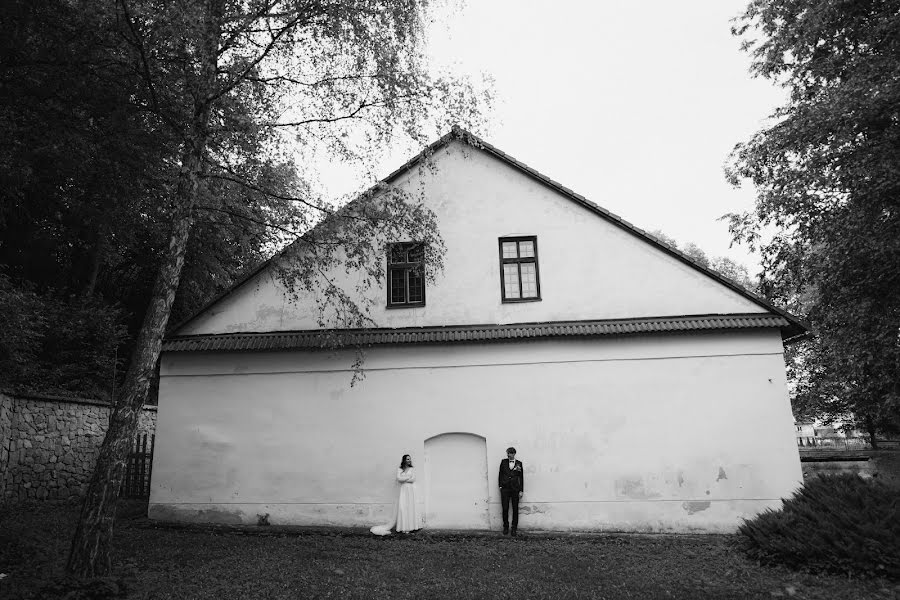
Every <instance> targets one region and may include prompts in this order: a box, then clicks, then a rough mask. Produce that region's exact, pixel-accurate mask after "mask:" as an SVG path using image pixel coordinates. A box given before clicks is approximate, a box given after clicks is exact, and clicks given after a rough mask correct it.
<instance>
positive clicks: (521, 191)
mask: <svg viewBox="0 0 900 600" xmlns="http://www.w3.org/2000/svg"><path fill="white" fill-rule="evenodd" d="M435 164H436V166H437V169H436V170H435V171H427V170H426V171H424V172H423V173H420V172H419V171H418V170H413V171H411V172H410V173H409V174H408V175H407V176H405V177H403V178H401V180H400V181H398V182H397V184H396V185H397V186H398V187H401V188H404V189H406V190H408V191H409V193H410V194H411V195H412V196H413V197H415V198H419V197H420V192H419V190H420V189H424V190H425V193H424V197H422V199H423V201H424V204H425V205H426V206H428V207H429V208H431V209H432V210H433V211H434V212H435V214H436V216H437V222H438V226H439V228H440V232H441V235H442V236H443V239H444V241H445V244H446V248H447V250H446V254H445V256H444V270H443V272H442V273H441V274H440V276H439V279H438V281H437V282H436V284H434V285H431V284H429V285H428V286H427V293H426V297H427V305H426V306H424V307H420V308H407V309H403V310H388V309H386V308H385V303H386V291H385V288H384V286H383V285H382V286H379V287H376V288H374V289H370V290H369V291H368V293H367V294H365V295H364V296H362V297H365V298H368V300H369V301H371V303H372V308H371V317H372V319H373V320H374V322H375V324H376V325H377V326H379V327H417V326H429V325H464V324H476V323H530V322H539V321H554V320H556V321H560V320H562V321H565V320H582V319H614V318H632V317H649V316H666V315H691V314H714V313H715V314H718V313H745V312H755V313H759V312H767V310H766V309H765V308H763V307H761V306H760V305H758V304H756V303H754V302H752V301H750V300H748V299H747V298H745V297H743V296H741V295H739V294H737V293H736V292H734V291H732V290H730V289H729V288H727V287H725V286H724V285H722V284H721V283H719V282H717V281H715V280H714V279H712V278H711V277H709V276H707V275H705V274H703V273H701V272H699V271H697V270H696V269H694V268H692V267H690V266H688V265H686V264H684V263H683V262H681V261H679V260H677V259H675V258H673V257H671V256H669V255H667V254H666V253H664V252H662V251H661V250H659V249H657V248H655V247H653V246H652V245H651V244H648V243H647V242H646V241H645V240H642V239H639V238H638V237H636V236H634V235H633V234H631V233H628V232H626V231H624V230H623V229H621V228H619V227H617V226H615V225H613V224H611V223H610V222H608V221H606V220H604V219H603V218H601V217H599V216H597V215H596V214H595V213H593V212H591V211H589V210H588V209H586V208H584V207H582V206H579V205H577V204H575V203H574V202H572V201H571V200H569V199H568V198H565V197H563V196H562V195H560V194H559V193H558V192H556V191H554V190H552V189H550V188H549V187H547V186H546V185H544V184H541V183H539V182H537V181H535V180H534V179H531V178H529V177H527V176H525V175H523V174H522V173H521V172H519V171H517V170H515V169H513V168H511V167H510V166H508V165H507V164H505V163H503V162H501V161H499V160H498V159H496V158H493V157H491V156H490V155H487V154H485V153H483V152H480V151H478V150H475V149H473V148H471V147H468V146H463V145H461V144H460V143H459V142H455V143H453V144H451V145H450V146H448V147H447V148H444V149H442V150H440V151H439V152H438V153H436V155H435ZM423 177H424V179H425V181H424V183H423V182H422V180H421V178H423ZM423 186H424V187H423ZM595 201H597V202H598V203H600V204H602V203H603V199H602V198H597V199H595ZM515 235H536V236H537V243H538V268H539V271H540V288H541V298H542V300H541V301H540V302H529V303H520V304H503V303H502V302H501V294H500V265H499V257H498V238H499V237H507V236H515ZM388 241H403V240H388ZM373 259H374V260H376V261H379V264H380V263H383V262H384V257H378V256H376V257H373ZM329 277H330V278H331V279H333V280H334V281H335V282H337V283H338V284H339V285H341V286H342V287H343V289H344V290H345V291H347V292H348V293H349V294H351V296H353V297H361V296H357V295H356V285H357V284H358V280H356V279H353V278H352V277H351V276H348V275H347V274H346V273H344V271H343V269H342V268H339V269H336V270H335V271H333V272H331V273H330V274H329ZM360 304H365V302H362V301H361V302H360ZM315 306H316V303H315V301H314V300H313V299H312V297H309V296H307V297H304V298H303V299H302V300H301V302H299V303H298V304H296V305H295V304H292V303H291V302H288V301H286V300H285V295H284V293H283V289H282V287H281V286H280V285H279V283H278V282H277V280H275V279H274V278H273V277H272V275H271V273H269V272H263V273H262V274H260V275H259V276H257V277H256V278H254V279H253V280H251V281H249V282H248V283H247V284H245V285H244V286H243V287H241V288H240V289H238V290H237V291H235V292H234V293H232V294H231V295H229V296H227V297H226V298H225V299H223V300H222V301H220V302H219V303H217V304H216V305H214V306H213V307H212V308H211V309H210V310H208V311H207V312H206V313H205V314H204V315H203V316H201V317H199V318H198V319H196V320H195V321H193V322H191V323H189V324H188V325H187V326H185V327H184V328H183V329H181V330H180V331H179V333H180V334H185V335H187V334H198V333H225V332H237V331H286V330H295V329H316V328H317V327H318V324H317V312H316V309H315Z"/></svg>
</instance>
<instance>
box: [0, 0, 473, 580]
mask: <svg viewBox="0 0 900 600" xmlns="http://www.w3.org/2000/svg"><path fill="white" fill-rule="evenodd" d="M6 8H8V10H5V11H4V15H3V19H2V22H0V33H2V34H3V35H0V40H2V41H0V43H2V44H3V45H4V50H5V52H4V54H3V57H2V58H0V60H2V62H0V83H2V85H0V125H2V127H3V131H4V133H5V134H7V135H6V136H5V138H6V139H12V140H14V143H12V144H9V145H6V146H4V147H2V148H0V183H3V184H4V186H3V189H2V191H0V193H2V194H3V195H4V196H3V200H4V202H3V205H2V208H0V228H2V230H3V233H4V237H3V239H4V244H3V246H2V247H0V260H2V264H3V266H4V269H5V272H6V275H7V276H8V278H7V279H3V280H2V286H0V292H2V293H0V303H8V304H11V305H12V306H13V307H14V308H16V311H15V312H14V314H15V318H16V319H17V320H18V322H20V323H21V325H22V329H21V331H20V333H21V334H22V335H21V336H19V337H18V338H15V339H12V338H11V339H10V340H9V341H8V343H6V344H5V345H4V346H3V347H2V348H0V350H2V352H3V354H2V355H0V360H3V361H5V363H6V364H9V365H14V366H15V365H17V366H19V367H21V366H23V365H24V364H26V363H33V362H34V360H35V359H36V358H38V357H39V356H40V354H41V352H42V344H43V343H44V342H43V341H42V340H45V339H50V337H52V336H54V335H55V336H57V337H59V338H60V339H61V340H63V339H65V340H67V339H68V337H69V336H75V337H78V340H77V343H75V342H76V341H72V340H70V341H71V342H72V343H69V344H68V345H64V344H62V343H57V342H54V343H51V344H49V346H52V347H53V348H54V351H55V353H56V356H57V358H58V359H59V360H61V361H62V360H65V356H63V354H65V355H66V356H75V355H77V354H78V353H79V349H83V348H84V347H85V344H87V345H90V344H91V343H92V341H93V342H96V346H97V348H102V354H103V356H104V357H106V356H107V355H108V353H109V352H108V351H109V350H110V349H111V348H110V343H111V347H112V349H113V350H114V349H115V347H116V346H117V344H118V336H119V332H120V329H118V328H117V327H116V324H117V323H119V322H121V320H122V319H123V318H124V317H122V316H118V315H130V316H131V320H130V325H131V328H130V331H131V333H132V336H133V337H132V338H131V341H130V348H131V350H132V351H131V352H130V355H131V358H130V359H129V360H128V361H127V369H126V370H125V375H124V377H123V379H122V382H121V385H120V386H119V387H118V388H117V390H118V393H117V395H116V398H115V404H114V408H113V411H112V414H111V416H110V424H109V429H108V431H107V435H106V438H105V439H104V442H103V445H102V447H101V449H100V453H99V457H98V460H97V466H96V470H95V473H94V477H93V479H92V481H91V484H90V486H89V488H88V491H87V495H86V498H85V503H84V507H83V510H82V515H81V519H80V521H79V525H78V528H77V531H76V534H75V537H74V540H73V544H72V551H71V553H70V557H69V562H68V565H67V567H68V570H69V571H70V572H73V573H77V574H80V575H98V574H104V573H107V572H108V571H109V569H110V558H109V551H110V540H111V536H112V521H113V515H114V512H115V504H116V499H117V496H118V491H119V488H120V485H121V479H122V475H123V472H124V460H125V456H126V454H127V451H128V448H129V445H130V441H131V438H132V436H133V434H134V432H135V428H136V424H137V417H138V414H139V412H140V408H141V406H142V405H143V403H144V401H145V398H146V395H147V390H148V388H149V387H150V382H151V380H152V379H153V374H154V371H155V367H156V364H157V361H158V358H159V353H160V348H161V344H162V338H163V336H164V334H165V331H166V328H167V326H168V324H169V322H170V317H174V318H179V317H180V316H184V315H185V314H188V313H190V312H192V311H193V310H194V309H196V308H197V307H198V306H199V305H200V304H201V303H202V302H203V301H204V300H205V299H207V298H208V297H209V296H210V295H211V293H210V292H211V291H217V290H218V289H221V288H222V287H224V286H225V285H227V284H229V283H231V281H233V280H234V278H235V275H236V273H237V272H238V271H240V270H242V269H243V268H245V267H247V266H248V265H249V264H251V263H254V262H256V261H257V260H258V259H259V258H261V257H262V256H263V255H266V254H271V252H272V251H274V250H275V249H277V248H279V247H282V246H284V245H285V243H286V242H287V241H288V240H289V239H292V238H295V237H296V236H297V234H304V235H303V236H302V237H300V238H299V239H298V240H297V241H296V242H295V243H293V244H291V245H290V246H289V247H288V249H287V250H286V251H285V252H283V253H281V254H280V255H279V258H278V260H277V261H276V266H277V267H278V269H277V272H278V275H279V277H280V278H281V280H282V283H283V284H284V285H285V286H286V287H287V288H288V289H289V291H291V292H298V293H299V292H300V291H304V292H307V293H314V294H317V295H318V297H319V299H320V322H321V323H322V324H323V325H324V324H333V325H338V326H347V325H353V324H361V323H364V322H365V321H366V319H367V311H366V307H365V306H358V305H357V304H356V302H355V301H354V299H353V298H354V294H353V293H351V292H352V290H343V289H340V288H339V287H338V286H337V285H335V284H334V283H333V280H332V278H331V277H330V276H329V273H331V272H333V271H334V270H335V269H346V270H349V269H353V270H355V271H357V272H360V273H361V274H362V278H361V279H360V283H359V285H360V286H363V287H365V286H371V285H374V284H375V283H377V282H378V281H379V280H380V278H381V277H383V273H382V269H381V268H380V267H377V265H378V264H380V259H379V257H381V256H383V254H384V252H383V251H384V244H385V243H386V242H387V241H392V240H397V239H415V240H421V241H423V242H425V243H426V246H427V252H426V260H427V262H428V273H430V274H431V276H433V274H434V273H435V272H436V270H438V269H439V268H440V264H441V254H442V243H441V239H440V234H439V232H438V231H437V227H436V223H435V220H434V218H433V214H431V213H430V212H429V211H427V210H425V209H424V207H423V206H422V205H421V203H420V202H418V201H417V199H416V197H415V196H414V194H410V193H407V192H404V191H403V190H399V189H391V188H387V187H383V188H377V189H375V190H372V191H370V192H369V193H368V194H367V195H366V196H365V197H366V198H367V199H368V200H369V201H368V202H366V203H355V204H350V205H348V206H346V207H342V204H343V202H344V201H346V200H347V198H343V199H337V200H336V201H334V200H332V199H328V198H326V197H324V195H323V194H322V193H321V189H320V187H319V186H317V185H316V183H317V182H316V179H315V175H316V173H315V169H314V168H312V167H310V166H309V165H311V164H314V163H315V162H316V160H317V159H320V158H322V157H323V156H327V157H331V158H332V160H335V161H338V162H340V163H342V164H351V165H354V166H356V167H357V168H358V169H360V170H361V171H362V172H363V173H364V174H371V171H372V167H373V165H374V164H376V163H377V160H376V159H377V157H378V155H379V152H380V151H381V150H382V149H385V148H388V147H389V146H390V145H391V143H392V141H393V140H396V139H405V140H407V142H408V143H409V144H410V145H411V144H417V145H418V144H421V143H422V142H423V141H424V140H426V139H429V138H432V137H434V135H435V133H436V132H438V131H445V130H446V129H448V128H449V126H450V123H454V122H461V123H462V124H464V125H466V126H468V127H472V128H475V129H477V128H478V126H479V123H480V109H481V108H482V107H483V106H484V105H485V104H486V103H487V102H489V100H490V98H489V95H487V94H486V93H483V92H484V88H482V89H481V90H479V89H476V88H475V87H474V86H473V85H470V84H469V83H468V82H467V81H459V80H455V79H453V78H448V77H442V76H436V75H434V74H432V73H431V71H430V69H429V68H428V61H427V59H426V55H425V52H424V46H423V42H424V35H425V31H426V22H427V19H428V4H427V2H424V1H419V0H400V1H394V0H391V1H385V0H325V1H313V2H310V1H307V0H249V1H245V0H202V1H198V2H186V3H184V2H182V3H171V2H165V1H162V0H118V1H117V2H114V3H96V2H90V1H88V0H36V1H35V2H24V1H20V0H14V1H13V2H12V3H11V4H10V6H9V7H6ZM423 168H428V166H427V164H426V165H425V166H424V167H423ZM45 301H46V302H45ZM42 302H43V306H42ZM60 302H61V303H63V305H64V306H65V309H64V310H62V311H56V312H57V313H58V312H62V313H66V315H67V316H68V317H69V319H68V320H67V321H59V322H55V321H54V320H53V319H54V318H53V314H55V313H54V311H49V312H48V310H47V307H48V306H51V305H54V306H55V304H54V303H60ZM76 308H77V310H75V309H76ZM103 314H106V315H110V316H111V321H110V324H111V326H110V327H106V326H105V325H102V323H101V321H102V322H103V323H105V322H106V321H103V319H102V318H100V317H101V316H102V315H103ZM92 317H93V319H92ZM48 336H50V337H48ZM98 336H99V337H103V338H104V340H105V342H104V343H99V341H98V340H97V339H96V338H98ZM104 336H105V337H104ZM45 345H46V344H45ZM114 355H115V353H114ZM82 358H83V359H84V360H87V362H86V363H83V364H82V365H81V367H82V369H85V368H87V369H94V370H96V371H98V372H103V371H105V370H106V366H105V365H99V364H93V363H91V359H90V357H89V356H87V355H83V356H82ZM73 360H74V359H73ZM107 360H108V359H107ZM59 379H66V380H71V381H79V378H78V377H73V376H72V374H67V373H62V374H60V375H59ZM85 385H87V384H85ZM83 389H87V388H83Z"/></svg>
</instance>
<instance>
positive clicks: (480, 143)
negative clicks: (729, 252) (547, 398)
mask: <svg viewBox="0 0 900 600" xmlns="http://www.w3.org/2000/svg"><path fill="white" fill-rule="evenodd" d="M453 140H459V141H461V142H463V143H465V144H468V145H470V146H472V147H473V148H478V149H480V150H482V151H484V152H487V153H488V154H490V155H492V156H494V157H496V158H498V159H499V160H501V161H503V162H505V163H507V164H509V165H511V166H513V167H514V168H516V169H519V170H520V171H521V172H523V173H525V174H527V175H528V176H530V177H533V178H534V179H536V180H538V181H541V182H543V183H544V184H545V185H547V186H549V187H550V188H552V189H554V190H556V191H557V192H559V193H561V194H563V195H564V196H566V197H568V198H569V199H570V200H572V201H573V202H576V203H577V204H580V205H581V206H583V207H585V208H587V209H588V210H590V211H593V212H594V213H595V214H597V215H599V216H601V217H603V218H605V219H607V220H608V221H609V222H611V223H613V224H615V225H617V226H618V227H621V228H622V229H624V230H626V231H628V232H630V233H632V234H634V235H636V236H637V237H639V238H642V239H643V240H645V241H647V242H649V243H650V244H651V245H653V246H656V247H657V248H659V249H661V250H662V251H664V252H666V253H667V254H669V255H671V256H674V257H675V258H676V259H678V260H680V261H681V262H683V263H685V264H687V265H690V266H691V267H693V268H695V269H697V270H698V271H700V272H702V273H705V274H706V275H708V276H709V277H712V278H713V279H715V280H717V281H718V282H719V283H722V284H724V285H725V286H726V287H729V288H731V289H732V290H734V291H735V292H737V293H738V294H741V295H742V296H744V297H745V298H747V299H749V300H751V301H753V302H755V303H757V304H759V305H760V306H762V307H764V308H766V309H767V310H771V311H772V312H774V313H775V314H777V315H781V316H782V317H784V318H785V319H786V320H787V321H788V324H789V325H788V326H787V328H785V329H783V330H782V333H783V337H784V338H785V340H786V341H787V342H789V341H791V340H795V339H800V338H802V337H804V336H806V335H807V334H808V333H809V325H808V324H807V323H806V322H804V321H803V320H801V319H800V318H798V317H797V316H796V315H793V314H791V313H789V312H788V311H786V310H784V309H781V308H779V307H777V306H775V305H773V304H772V303H770V302H768V301H767V300H766V299H764V298H762V297H761V296H758V295H757V294H755V293H753V292H751V291H750V290H746V289H744V288H743V287H742V286H740V285H738V284H737V283H735V282H734V281H732V280H731V279H729V278H727V277H725V276H724V275H722V274H720V273H718V272H716V271H714V270H712V269H709V268H707V267H705V266H704V265H702V264H700V263H698V262H697V261H695V260H694V259H692V258H691V257H689V256H687V255H686V254H684V253H682V252H681V251H680V250H678V249H677V248H673V247H672V246H669V245H668V244H667V243H665V242H663V241H661V240H658V239H656V238H655V237H653V236H652V235H650V234H649V233H647V232H646V231H644V230H642V229H640V228H639V227H636V226H634V225H632V224H631V223H629V222H628V221H626V220H625V219H623V218H622V217H620V216H618V215H616V214H614V213H611V212H609V211H608V210H607V209H605V208H603V207H602V206H599V205H597V204H594V203H593V202H591V201H590V200H588V199H587V198H585V197H584V196H582V195H580V194H578V193H576V192H574V191H572V190H571V189H569V188H567V187H565V186H564V185H562V184H560V183H558V182H557V181H555V180H553V179H551V178H549V177H547V176H546V175H544V174H543V173H540V172H539V171H537V170H536V169H534V168H532V167H529V166H528V165H526V164H525V163H522V162H520V161H519V160H517V159H515V158H513V157H512V156H510V155H509V154H507V153H505V152H503V151H502V150H500V149H499V148H496V147H495V146H492V145H491V144H489V143H488V142H486V141H484V140H483V139H481V138H480V137H478V136H476V135H475V134H473V133H471V132H469V131H467V130H465V129H463V128H462V127H459V126H458V125H454V126H453V128H452V129H451V130H450V131H449V132H448V133H446V134H444V135H443V136H441V137H440V138H439V139H437V140H436V141H434V142H432V143H431V144H429V145H428V146H427V147H426V148H425V149H424V150H422V152H420V153H419V154H417V155H416V156H414V157H413V158H411V159H410V160H408V161H407V162H406V163H404V164H403V165H402V166H401V167H400V168H399V169H397V170H396V171H394V172H392V173H391V174H390V175H388V176H387V177H385V178H384V179H383V180H382V181H381V182H379V183H378V184H376V185H375V186H373V187H372V188H370V189H369V191H368V192H365V193H364V194H363V195H362V196H361V198H362V197H365V196H366V194H369V193H374V191H376V190H377V189H378V188H379V186H380V185H383V184H390V183H392V182H393V181H395V180H396V179H397V178H399V177H400V176H401V175H403V174H404V173H406V172H407V171H408V170H409V169H411V168H413V167H414V166H415V165H416V164H417V163H418V162H419V161H421V160H422V159H424V158H425V157H427V156H429V155H431V154H434V153H435V152H437V151H438V150H440V149H441V148H442V147H444V146H446V145H447V144H449V143H450V142H452V141H453ZM279 255H280V253H279V254H277V255H276V256H274V257H272V258H270V259H269V260H267V261H264V262H262V263H261V264H259V265H258V266H257V267H256V268H254V269H252V270H250V271H249V272H247V273H246V274H245V275H244V276H242V277H240V278H239V279H238V280H237V281H236V282H235V283H234V284H233V285H232V286H231V287H230V288H228V289H227V290H225V291H223V292H222V293H221V294H219V295H217V296H216V297H214V298H212V299H211V300H210V301H209V302H207V303H206V304H205V305H203V306H202V307H201V308H200V309H199V310H197V311H196V312H195V313H193V314H192V315H190V316H189V317H187V318H186V319H184V320H183V321H181V322H180V323H178V324H176V325H175V326H174V327H172V329H171V331H172V332H177V331H178V330H180V329H181V328H182V327H184V326H185V325H187V324H188V323H190V322H191V321H193V320H194V319H196V318H197V317H199V316H200V315H201V314H203V313H204V312H206V310H207V309H209V308H210V307H212V306H213V305H214V304H216V303H217V302H219V301H220V300H221V299H222V298H224V297H225V296H227V295H228V294H230V293H231V292H233V291H234V290H236V289H237V288H239V287H240V286H242V285H243V284H245V283H247V282H248V281H250V279H252V278H253V277H254V276H255V275H256V274H258V273H260V272H261V271H262V270H263V269H265V268H266V267H267V266H268V265H269V264H271V263H273V262H274V261H275V260H276V259H277V258H278V256H279Z"/></svg>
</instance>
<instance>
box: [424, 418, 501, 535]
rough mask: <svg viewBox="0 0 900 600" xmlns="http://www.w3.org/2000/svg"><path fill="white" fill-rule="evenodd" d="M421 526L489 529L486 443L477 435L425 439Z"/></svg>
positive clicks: (438, 436)
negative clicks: (423, 516) (423, 494)
mask: <svg viewBox="0 0 900 600" xmlns="http://www.w3.org/2000/svg"><path fill="white" fill-rule="evenodd" d="M425 526H426V527H428V528H431V529H489V528H490V520H489V515H488V479H487V445H486V444H485V439H484V438H483V437H481V436H480V435H474V434H471V433H442V434H440V435H436V436H434V437H432V438H429V439H427V440H425Z"/></svg>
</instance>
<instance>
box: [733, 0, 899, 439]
mask: <svg viewBox="0 0 900 600" xmlns="http://www.w3.org/2000/svg"><path fill="white" fill-rule="evenodd" d="M735 33H736V35H739V36H741V37H743V38H744V40H745V41H744V47H745V49H746V50H747V51H748V52H749V53H750V55H751V56H752V58H753V66H752V71H753V73H755V74H756V75H758V76H762V77H766V78H769V79H772V80H773V81H776V82H779V83H780V84H782V85H784V86H786V87H787V89H788V90H789V91H790V99H789V102H788V104H787V105H785V106H784V107H782V108H780V109H779V110H778V111H777V112H776V114H775V115H774V117H773V119H772V124H771V125H770V126H768V127H767V128H765V129H764V130H762V131H760V132H758V133H757V134H756V135H754V136H753V138H752V139H750V140H749V141H747V142H744V143H742V144H739V145H738V146H737V147H736V149H735V151H734V153H733V155H732V160H731V163H730V166H729V175H730V177H731V179H732V181H733V182H734V183H735V184H738V183H739V182H740V181H741V180H742V179H749V180H750V181H752V183H753V184H754V185H755V186H756V189H757V200H756V208H755V210H753V211H751V212H749V213H746V214H735V215H730V218H731V230H732V233H733V235H734V238H735V240H737V241H741V242H749V243H750V244H752V245H753V246H754V247H757V248H759V249H760V250H761V253H762V257H763V267H764V276H765V280H764V283H763V291H764V292H765V293H766V294H767V295H768V296H769V297H770V299H772V300H774V301H777V302H780V303H782V304H785V305H787V306H788V307H790V308H792V309H793V310H795V311H798V312H800V313H801V314H803V315H804V316H806V317H807V318H808V319H809V321H810V323H811V324H812V326H813V329H814V336H812V337H811V338H810V339H808V340H807V341H805V342H804V343H802V344H800V345H798V346H797V347H795V348H794V349H793V350H792V355H791V364H790V365H789V367H790V371H791V375H792V378H793V381H794V383H795V384H796V390H795V395H794V398H793V401H794V409H795V414H796V415H797V416H798V417H810V416H814V417H824V418H826V419H837V418H841V419H850V420H854V421H855V423H856V424H857V426H860V427H863V428H865V429H867V430H868V431H869V432H870V433H874V432H875V431H876V430H883V431H891V430H892V429H893V428H895V427H896V426H897V425H898V424H900V421H898V419H900V417H898V415H900V169H898V168H897V165H898V164H900V1H897V0H755V1H753V2H751V3H750V5H749V6H748V8H747V11H746V13H745V14H744V15H743V16H742V17H740V18H739V19H738V20H737V26H736V27H735ZM772 232H774V234H772Z"/></svg>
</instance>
